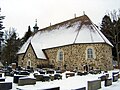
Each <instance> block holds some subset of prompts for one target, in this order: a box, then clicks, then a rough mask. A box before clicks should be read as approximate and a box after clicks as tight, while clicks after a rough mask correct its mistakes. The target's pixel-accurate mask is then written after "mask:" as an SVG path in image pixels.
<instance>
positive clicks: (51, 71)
mask: <svg viewBox="0 0 120 90" xmlns="http://www.w3.org/2000/svg"><path fill="white" fill-rule="evenodd" d="M46 73H47V74H54V70H47V71H46Z"/></svg>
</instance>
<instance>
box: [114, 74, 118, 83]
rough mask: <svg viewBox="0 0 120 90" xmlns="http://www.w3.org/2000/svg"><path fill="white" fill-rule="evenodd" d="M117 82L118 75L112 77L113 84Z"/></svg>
mask: <svg viewBox="0 0 120 90" xmlns="http://www.w3.org/2000/svg"><path fill="white" fill-rule="evenodd" d="M116 81H118V74H115V75H113V82H116Z"/></svg>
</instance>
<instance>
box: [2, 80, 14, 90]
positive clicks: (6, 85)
mask: <svg viewBox="0 0 120 90" xmlns="http://www.w3.org/2000/svg"><path fill="white" fill-rule="evenodd" d="M10 89H12V82H0V90H10Z"/></svg>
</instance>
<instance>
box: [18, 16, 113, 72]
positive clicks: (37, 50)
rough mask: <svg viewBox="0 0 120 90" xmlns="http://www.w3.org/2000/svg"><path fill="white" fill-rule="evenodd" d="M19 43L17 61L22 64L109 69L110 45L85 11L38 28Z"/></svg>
mask: <svg viewBox="0 0 120 90" xmlns="http://www.w3.org/2000/svg"><path fill="white" fill-rule="evenodd" d="M33 28H34V31H35V33H34V35H32V36H31V37H30V38H29V39H28V40H27V42H26V43H25V44H24V45H23V46H22V47H21V49H20V50H19V52H18V53H17V54H18V64H19V65H20V66H22V67H27V66H30V67H33V68H36V67H48V66H51V67H53V68H55V69H62V70H65V69H66V70H75V69H78V70H84V69H85V66H87V68H88V69H89V70H90V69H101V70H111V69H113V66H112V47H113V45H112V44H111V43H110V41H109V40H108V39H107V38H106V37H105V36H104V35H103V34H102V32H101V31H100V30H99V29H98V28H97V26H96V25H95V24H93V22H92V21H91V20H90V19H89V17H88V16H87V15H83V16H80V17H75V18H73V19H70V20H66V21H64V22H61V23H58V24H55V25H50V26H49V27H46V28H43V29H38V28H39V27H38V26H37V22H36V24H35V26H34V27H33Z"/></svg>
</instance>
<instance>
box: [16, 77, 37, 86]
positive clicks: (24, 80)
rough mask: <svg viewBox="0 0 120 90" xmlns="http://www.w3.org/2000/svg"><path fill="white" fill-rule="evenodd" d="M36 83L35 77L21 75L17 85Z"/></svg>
mask: <svg viewBox="0 0 120 90" xmlns="http://www.w3.org/2000/svg"><path fill="white" fill-rule="evenodd" d="M34 84H36V79H35V78H31V77H21V78H19V80H18V86H23V85H34Z"/></svg>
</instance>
